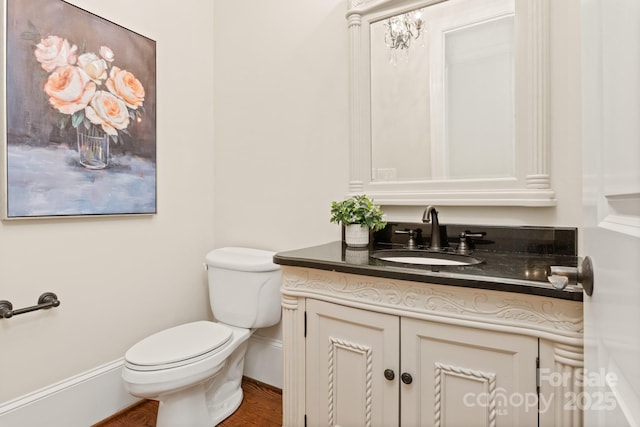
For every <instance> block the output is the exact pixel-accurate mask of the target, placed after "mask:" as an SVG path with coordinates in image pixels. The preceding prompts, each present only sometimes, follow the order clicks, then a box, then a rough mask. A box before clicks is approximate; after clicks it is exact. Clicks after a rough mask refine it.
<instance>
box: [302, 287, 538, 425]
mask: <svg viewBox="0 0 640 427" xmlns="http://www.w3.org/2000/svg"><path fill="white" fill-rule="evenodd" d="M306 312H307V336H306V361H305V365H306V372H307V377H306V405H305V407H306V415H307V425H311V426H315V425H318V426H327V425H328V426H334V425H340V426H366V425H371V426H381V427H392V426H398V425H402V426H428V425H435V424H439V425H454V426H462V425H465V426H472V425H478V421H479V420H486V421H487V423H488V425H504V426H515V425H517V426H537V424H538V413H537V412H538V410H537V409H538V406H537V394H536V359H537V357H538V340H537V339H535V338H532V337H523V336H518V335H510V334H505V333H502V332H492V331H484V330H480V329H473V328H468V327H461V326H456V325H445V324H439V323H435V322H429V321H424V320H417V319H412V318H408V317H403V316H394V315H390V314H381V313H375V312H371V311H366V310H361V309H357V308H351V307H345V306H342V305H338V304H334V303H327V302H323V301H318V300H314V299H307V301H306ZM500 395H501V396H504V397H507V396H515V395H519V396H529V405H530V407H527V406H526V405H525V404H523V405H517V406H516V405H511V407H509V408H507V407H506V405H504V406H503V407H502V408H499V407H496V405H495V401H496V400H497V398H499V397H500ZM523 403H526V402H523Z"/></svg>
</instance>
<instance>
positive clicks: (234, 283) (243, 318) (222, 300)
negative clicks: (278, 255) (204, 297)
mask: <svg viewBox="0 0 640 427" xmlns="http://www.w3.org/2000/svg"><path fill="white" fill-rule="evenodd" d="M274 255H275V253H274V252H269V251H264V250H260V249H251V248H238V247H227V248H220V249H215V250H212V251H211V252H209V253H208V254H207V256H206V262H207V271H208V275H209V301H210V303H211V311H212V312H213V315H214V317H215V318H216V320H218V321H220V322H222V323H226V324H228V325H232V326H238V327H241V328H264V327H267V326H272V325H275V324H276V323H278V322H279V321H280V313H281V308H280V282H281V278H282V273H281V271H280V266H279V265H277V264H274V263H273V256H274Z"/></svg>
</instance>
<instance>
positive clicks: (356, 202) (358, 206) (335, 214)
mask: <svg viewBox="0 0 640 427" xmlns="http://www.w3.org/2000/svg"><path fill="white" fill-rule="evenodd" d="M330 221H331V222H335V223H338V224H342V225H344V227H345V241H346V242H347V245H348V246H352V247H365V246H368V245H369V231H378V230H382V229H383V228H384V227H385V226H386V225H387V222H386V221H384V219H383V214H382V210H381V209H380V206H378V205H376V204H375V203H374V202H373V200H372V199H370V198H368V197H367V196H366V195H365V194H361V195H356V196H353V197H350V198H348V199H345V200H342V201H340V202H335V201H334V202H331V220H330Z"/></svg>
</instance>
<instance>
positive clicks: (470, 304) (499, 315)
mask: <svg viewBox="0 0 640 427" xmlns="http://www.w3.org/2000/svg"><path fill="white" fill-rule="evenodd" d="M282 292H283V294H284V295H288V296H290V297H294V296H296V297H306V298H317V299H326V300H333V301H336V300H337V299H339V300H340V303H342V304H344V303H345V302H346V301H349V302H350V303H352V304H350V305H353V306H354V307H361V308H365V309H373V310H376V311H379V312H385V313H391V314H400V315H403V316H409V317H416V318H424V319H428V320H436V321H438V322H445V323H452V324H469V325H470V326H474V325H477V324H478V322H480V323H481V324H482V325H483V327H484V328H485V329H493V330H500V331H504V332H518V333H521V334H524V335H532V336H536V337H541V336H542V337H545V336H547V334H548V335H549V336H550V337H551V338H552V339H553V340H557V341H559V342H564V343H566V344H569V345H579V346H581V345H582V332H583V329H584V323H583V316H582V304H581V303H579V302H575V301H567V300H560V299H554V298H548V297H539V296H534V295H524V294H515V293H509V292H499V291H489V290H484V289H473V288H465V287H458V286H445V285H431V284H425V283H417V282H410V281H403V280H393V279H384V278H377V277H369V276H360V275H354V274H347V273H336V272H330V271H325V270H316V269H312V268H300V267H284V268H283V285H282Z"/></svg>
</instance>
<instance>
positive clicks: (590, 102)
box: [575, 0, 640, 426]
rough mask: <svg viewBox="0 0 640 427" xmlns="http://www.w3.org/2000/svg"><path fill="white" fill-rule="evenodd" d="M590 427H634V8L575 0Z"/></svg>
mask: <svg viewBox="0 0 640 427" xmlns="http://www.w3.org/2000/svg"><path fill="white" fill-rule="evenodd" d="M581 6H582V74H583V75H582V78H583V82H582V85H583V91H582V95H583V99H582V105H583V108H582V113H583V117H582V120H583V128H582V132H583V141H584V142H583V175H584V176H583V181H584V194H583V196H584V201H583V204H584V207H585V210H584V234H583V239H584V245H583V255H588V256H590V257H591V258H592V260H593V270H594V273H595V274H594V275H595V280H594V292H593V295H592V296H591V297H589V296H587V295H585V296H584V298H585V303H584V314H585V374H586V376H585V389H584V393H582V394H581V395H580V396H577V398H576V400H575V404H577V405H580V406H583V407H584V409H585V425H587V426H624V425H632V426H639V425H640V2H639V1H638V0H582V3H581Z"/></svg>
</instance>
